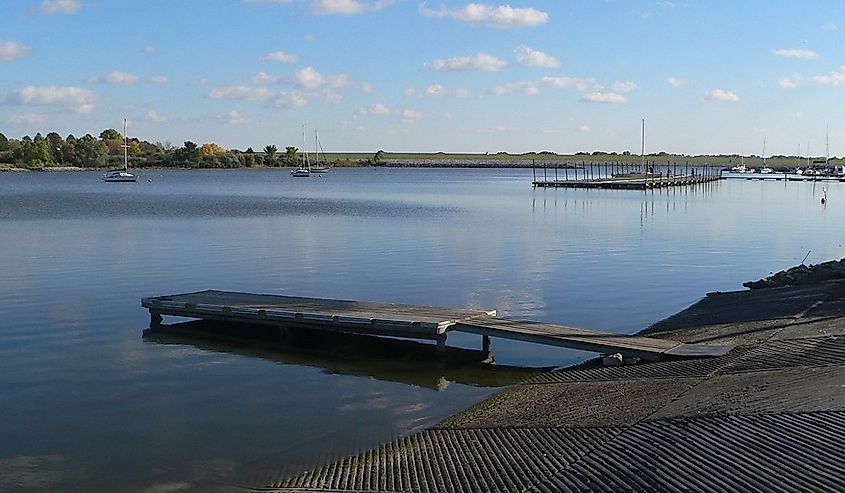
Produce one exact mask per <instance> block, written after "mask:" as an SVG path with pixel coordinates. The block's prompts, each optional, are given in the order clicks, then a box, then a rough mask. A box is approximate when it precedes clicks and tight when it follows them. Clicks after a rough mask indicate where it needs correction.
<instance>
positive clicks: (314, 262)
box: [0, 169, 845, 492]
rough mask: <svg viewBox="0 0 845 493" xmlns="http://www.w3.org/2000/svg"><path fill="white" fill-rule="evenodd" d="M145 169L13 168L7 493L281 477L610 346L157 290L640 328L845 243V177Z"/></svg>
mask: <svg viewBox="0 0 845 493" xmlns="http://www.w3.org/2000/svg"><path fill="white" fill-rule="evenodd" d="M142 176H143V178H142V181H139V182H138V183H136V184H128V185H127V184H103V183H101V182H100V181H99V174H98V173H87V172H86V173H39V174H35V173H27V174H24V173H20V174H13V173H5V174H0V437H1V439H0V490H2V491H86V490H110V491H130V492H136V491H137V492H142V491H157V492H164V491H189V490H192V491H209V490H214V489H215V488H217V489H219V490H228V489H232V488H233V487H237V486H239V485H248V486H260V485H262V484H264V483H265V482H266V481H269V480H272V479H273V478H275V477H276V476H279V475H284V474H289V473H292V472H296V471H299V470H302V469H304V468H307V467H310V466H313V465H316V464H320V463H322V462H325V461H329V460H332V459H333V458H335V457H339V456H340V455H344V454H347V453H350V452H352V451H355V450H357V449H359V448H361V447H370V446H373V445H375V444H377V443H379V442H380V441H383V440H387V439H390V438H393V437H396V436H398V435H401V434H405V433H409V432H412V431H415V430H418V429H421V428H424V427H427V426H431V425H433V424H435V423H436V422H438V421H439V420H440V419H442V418H444V417H445V416H447V415H449V414H452V413H454V412H456V411H458V410H460V409H463V408H465V407H467V406H469V405H470V404H472V403H474V402H477V401H479V400H481V399H483V398H484V397H485V396H487V395H488V394H489V393H491V392H494V391H495V389H496V386H497V385H503V384H506V383H508V382H510V381H513V379H514V378H515V377H514V372H513V371H510V370H508V369H507V368H505V367H506V366H508V365H513V366H528V367H540V366H553V365H564V364H568V363H572V362H575V361H578V360H579V359H582V358H584V357H585V356H586V355H585V354H584V353H577V352H572V351H563V350H559V349H551V348H544V347H540V346H534V345H530V344H522V343H516V342H508V341H502V340H496V341H494V345H493V347H494V351H495V355H496V359H497V362H498V363H499V365H500V366H502V367H503V368H501V369H500V370H499V371H493V370H484V369H479V368H477V367H472V366H470V367H465V366H462V365H461V364H456V365H452V366H450V365H451V363H450V364H440V363H438V364H437V365H434V364H431V362H424V363H419V362H415V361H408V360H406V359H405V358H404V357H398V356H396V354H400V353H401V352H402V351H404V350H405V349H404V346H403V347H400V348H398V349H396V351H398V352H399V353H392V352H391V353H385V354H379V350H378V349H377V348H375V347H366V344H365V347H364V348H360V347H359V348H355V349H354V350H349V348H348V347H347V346H346V345H345V343H340V344H339V345H337V346H335V347H334V348H333V349H332V350H331V351H329V352H328V353H325V352H319V351H316V352H315V351H311V349H310V348H308V347H305V348H302V347H298V348H287V349H283V350H264V349H257V348H253V347H238V346H227V345H224V344H216V343H210V342H207V341H199V340H192V339H179V338H161V337H147V338H144V337H143V335H142V334H143V329H144V328H146V326H147V324H148V314H147V312H146V311H145V310H143V309H142V308H141V307H140V305H139V300H140V298H141V297H143V296H152V295H161V294H169V293H175V292H185V291H196V290H203V289H229V290H244V291H252V292H267V293H278V294H289V295H302V296H318V297H335V298H346V299H360V300H373V301H390V302H399V303H413V304H424V305H441V306H458V307H472V308H495V309H498V310H499V313H500V314H501V315H506V316H512V317H525V318H531V319H537V320H544V321H551V322H558V323H563V324H571V325H577V326H584V327H597V328H604V329H610V330H614V331H618V332H634V331H637V330H639V329H642V328H643V327H645V326H647V325H649V324H651V323H653V322H656V321H658V320H660V319H662V318H664V317H665V316H667V315H670V314H672V313H674V312H676V311H678V310H680V309H682V308H684V307H686V306H688V305H689V304H691V303H693V302H695V301H696V300H697V299H699V298H700V297H701V296H702V295H703V294H704V293H706V292H708V291H715V290H733V289H739V288H740V284H741V283H742V282H743V281H746V280H749V279H757V278H760V277H763V276H765V275H767V274H769V273H770V272H772V271H777V270H780V269H783V268H786V267H790V266H792V265H795V264H797V263H800V261H801V260H802V259H803V258H804V256H805V255H806V254H807V253H808V251H809V252H810V255H809V258H808V260H807V261H808V263H809V262H812V263H818V262H821V261H824V260H830V259H833V258H841V257H842V256H843V255H845V253H843V252H845V250H843V247H842V244H843V237H842V236H843V233H842V231H843V228H842V225H843V219H844V218H845V217H844V216H845V212H843V211H845V186H843V185H842V184H827V185H826V186H827V188H828V197H829V200H828V205H827V206H826V207H822V206H821V205H820V204H819V197H820V196H821V194H822V191H821V188H822V186H821V185H815V186H813V185H812V184H809V183H792V182H790V183H782V182H769V183H764V182H756V181H755V182H749V181H745V180H741V181H723V182H720V183H718V184H714V185H712V186H705V187H701V188H697V189H688V190H670V191H662V192H653V193H652V192H648V193H643V192H631V191H579V190H542V189H540V190H533V189H532V188H531V185H530V179H531V171H530V170H528V171H525V170H416V169H407V170H404V169H377V170H376V169H356V170H334V171H332V172H331V173H329V174H328V175H326V176H325V177H322V178H320V177H312V178H310V179H294V178H291V177H290V176H289V175H288V173H287V171H285V170H238V171H166V172H163V171H155V172H152V171H150V172H145V173H144V174H143V175H142ZM148 178H151V179H152V181H151V182H150V181H148ZM449 343H450V344H452V345H455V346H463V347H467V348H476V347H478V346H479V344H480V341H479V338H478V337H473V336H469V335H467V336H459V335H453V336H450V339H449ZM368 351H369V352H372V354H363V355H362V356H361V357H360V358H358V357H356V356H355V355H356V354H359V353H367V352H368ZM433 366H437V367H438V368H437V370H431V369H430V368H432V367H433ZM453 366H454V367H453ZM516 373H519V372H516Z"/></svg>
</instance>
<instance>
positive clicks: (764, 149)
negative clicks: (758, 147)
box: [760, 139, 774, 175]
mask: <svg viewBox="0 0 845 493" xmlns="http://www.w3.org/2000/svg"><path fill="white" fill-rule="evenodd" d="M762 156H763V167H762V168H760V173H763V174H764V175H765V174H768V173H771V172H772V171H774V170H773V169H772V168H770V167H768V166H766V139H763V154H762Z"/></svg>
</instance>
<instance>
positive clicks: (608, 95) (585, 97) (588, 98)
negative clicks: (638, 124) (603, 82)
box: [581, 92, 628, 104]
mask: <svg viewBox="0 0 845 493" xmlns="http://www.w3.org/2000/svg"><path fill="white" fill-rule="evenodd" d="M581 101H582V102H584V103H610V104H622V103H625V102H626V101H628V99H627V98H626V97H625V96H624V95H623V94H619V93H616V92H587V93H584V94H582V95H581Z"/></svg>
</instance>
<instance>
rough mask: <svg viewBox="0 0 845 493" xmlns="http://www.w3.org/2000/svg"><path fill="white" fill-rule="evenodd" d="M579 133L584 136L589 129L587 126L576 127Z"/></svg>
mask: <svg viewBox="0 0 845 493" xmlns="http://www.w3.org/2000/svg"><path fill="white" fill-rule="evenodd" d="M575 130H576V131H578V132H579V133H582V134H585V133H587V132H589V131H590V127H588V126H587V125H578V128H576V129H575Z"/></svg>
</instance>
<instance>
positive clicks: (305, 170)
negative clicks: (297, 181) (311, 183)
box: [290, 125, 311, 178]
mask: <svg viewBox="0 0 845 493" xmlns="http://www.w3.org/2000/svg"><path fill="white" fill-rule="evenodd" d="M290 175H291V176H294V177H299V178H307V177H309V176H311V161H309V159H308V149H306V148H305V125H303V126H302V162H300V163H299V166H298V167H297V168H296V169H294V170H291V172H290Z"/></svg>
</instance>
